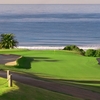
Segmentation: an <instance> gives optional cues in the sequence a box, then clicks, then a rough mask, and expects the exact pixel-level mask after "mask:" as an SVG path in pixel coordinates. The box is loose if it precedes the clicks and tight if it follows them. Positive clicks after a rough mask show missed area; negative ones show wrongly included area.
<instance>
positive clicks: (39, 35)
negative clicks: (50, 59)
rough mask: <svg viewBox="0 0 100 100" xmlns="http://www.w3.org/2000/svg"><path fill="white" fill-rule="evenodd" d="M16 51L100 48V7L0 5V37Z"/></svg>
mask: <svg viewBox="0 0 100 100" xmlns="http://www.w3.org/2000/svg"><path fill="white" fill-rule="evenodd" d="M2 33H13V34H15V36H16V39H17V40H18V42H19V45H18V47H19V48H29V49H62V48H63V47H64V46H66V45H77V46H79V47H80V48H83V49H86V48H100V5H66V4H65V5H43V4H42V5H32V4H31V5H18V4H17V5H0V34H2Z"/></svg>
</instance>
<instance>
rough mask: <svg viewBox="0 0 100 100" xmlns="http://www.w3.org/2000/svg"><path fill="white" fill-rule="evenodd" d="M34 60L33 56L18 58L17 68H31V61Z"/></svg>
mask: <svg viewBox="0 0 100 100" xmlns="http://www.w3.org/2000/svg"><path fill="white" fill-rule="evenodd" d="M33 60H34V58H33V57H21V58H20V59H18V60H17V65H16V66H15V68H20V69H30V68H31V62H32V61H33Z"/></svg>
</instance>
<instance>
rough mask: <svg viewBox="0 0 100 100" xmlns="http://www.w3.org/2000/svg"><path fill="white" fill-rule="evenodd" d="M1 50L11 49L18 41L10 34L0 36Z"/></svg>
mask: <svg viewBox="0 0 100 100" xmlns="http://www.w3.org/2000/svg"><path fill="white" fill-rule="evenodd" d="M0 44H1V48H5V49H11V48H14V47H16V46H17V45H18V41H17V40H15V36H14V34H12V33H4V34H1V35H0Z"/></svg>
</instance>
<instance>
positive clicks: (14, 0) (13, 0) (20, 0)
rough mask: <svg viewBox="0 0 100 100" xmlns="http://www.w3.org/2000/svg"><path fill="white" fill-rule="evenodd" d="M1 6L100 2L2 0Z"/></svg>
mask: <svg viewBox="0 0 100 100" xmlns="http://www.w3.org/2000/svg"><path fill="white" fill-rule="evenodd" d="M0 4H100V0H0Z"/></svg>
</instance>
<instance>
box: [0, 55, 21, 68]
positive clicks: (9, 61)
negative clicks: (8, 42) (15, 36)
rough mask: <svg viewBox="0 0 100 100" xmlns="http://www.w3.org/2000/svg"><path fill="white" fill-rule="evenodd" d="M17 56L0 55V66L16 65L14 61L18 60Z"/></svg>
mask: <svg viewBox="0 0 100 100" xmlns="http://www.w3.org/2000/svg"><path fill="white" fill-rule="evenodd" d="M19 57H20V56H19V55H13V54H0V64H4V65H8V66H13V65H16V64H17V63H16V60H17V59H18V58H19Z"/></svg>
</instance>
